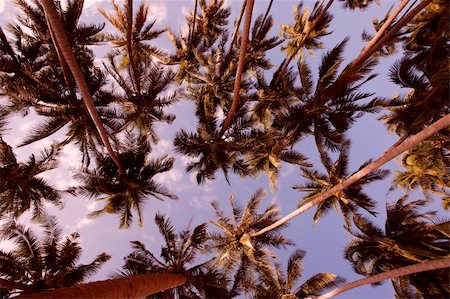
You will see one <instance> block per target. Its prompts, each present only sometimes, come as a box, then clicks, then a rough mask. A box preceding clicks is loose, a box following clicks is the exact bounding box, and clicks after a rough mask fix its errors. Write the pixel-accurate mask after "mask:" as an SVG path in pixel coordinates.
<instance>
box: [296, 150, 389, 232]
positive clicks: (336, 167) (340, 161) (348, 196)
mask: <svg viewBox="0 0 450 299" xmlns="http://www.w3.org/2000/svg"><path fill="white" fill-rule="evenodd" d="M318 146H319V147H320V145H318ZM349 148H350V143H349V142H346V143H344V145H343V146H342V148H341V150H340V153H339V157H338V158H337V160H336V161H335V162H334V163H333V162H332V160H331V158H330V156H329V155H328V153H327V152H326V151H324V150H323V149H321V150H320V152H321V154H322V155H321V160H322V164H323V166H324V167H325V170H326V174H323V173H320V172H318V171H316V170H310V169H307V168H302V172H303V174H302V176H303V177H304V178H306V179H307V182H306V183H304V184H302V185H296V186H294V187H293V188H294V189H297V190H299V191H300V192H306V195H305V196H304V197H303V199H302V200H301V201H300V203H299V207H301V206H302V205H304V204H306V203H308V202H310V201H311V200H313V199H314V198H315V197H317V196H318V195H320V194H322V193H323V192H325V191H327V190H329V189H330V188H332V187H333V186H335V185H337V184H339V183H340V182H342V181H343V180H345V179H346V178H347V177H348V176H349V173H348V163H349V157H348V155H349ZM367 164H368V162H367V163H365V164H364V165H363V166H361V168H362V167H364V166H365V165H367ZM388 173H389V171H387V170H379V169H378V170H375V171H373V172H372V173H370V174H369V175H367V176H366V177H364V178H363V179H361V180H360V181H359V182H358V184H354V185H351V186H349V187H348V188H347V189H345V190H343V191H341V192H337V193H335V194H333V195H332V196H331V197H329V198H328V200H327V201H325V202H322V203H320V204H318V205H317V210H316V213H315V214H314V217H313V219H314V224H316V223H317V222H318V221H319V219H320V218H321V217H323V216H324V215H325V214H326V213H328V212H329V210H330V209H331V208H332V207H334V208H335V209H336V210H337V209H338V208H339V209H340V210H341V212H342V214H343V215H344V218H345V221H346V223H347V225H349V224H350V219H351V215H352V214H353V213H355V212H356V211H357V210H358V208H363V209H364V210H366V211H367V212H369V213H370V214H372V215H374V216H375V215H376V214H377V213H376V212H375V207H376V204H375V202H374V201H373V199H371V198H370V197H369V196H368V195H367V194H365V193H364V192H363V188H364V186H365V185H367V184H369V183H371V182H373V181H376V180H381V179H383V178H385V177H386V176H387V175H388Z"/></svg>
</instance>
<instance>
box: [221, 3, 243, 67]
mask: <svg viewBox="0 0 450 299" xmlns="http://www.w3.org/2000/svg"><path fill="white" fill-rule="evenodd" d="M246 4H247V1H244V2H243V3H242V7H241V11H240V12H239V17H238V19H237V20H236V23H235V24H234V29H233V34H232V35H231V42H230V48H229V49H228V52H227V54H226V55H225V60H224V61H228V60H229V59H230V55H231V51H232V50H233V44H234V40H235V39H236V35H237V33H238V30H239V27H240V26H241V20H242V16H243V15H244V11H245V5H246Z"/></svg>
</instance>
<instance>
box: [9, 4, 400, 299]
mask: <svg viewBox="0 0 450 299" xmlns="http://www.w3.org/2000/svg"><path fill="white" fill-rule="evenodd" d="M119 2H120V1H119ZM193 2H194V1H173V0H170V1H151V3H150V7H151V15H152V18H155V17H156V18H157V19H158V22H157V24H159V26H160V27H163V26H164V25H166V26H168V27H170V28H172V29H173V30H174V31H175V32H176V33H178V30H179V29H178V28H179V27H180V25H184V24H185V22H184V17H183V14H186V13H187V12H188V11H190V10H191V9H192V8H193ZM136 3H137V1H136ZM226 3H227V5H230V6H231V7H232V13H233V15H232V16H233V18H232V19H234V18H235V16H236V14H237V13H238V12H239V9H240V7H241V3H242V2H241V1H226ZM267 4H268V1H262V0H261V1H260V0H257V1H256V4H255V9H254V14H253V15H254V18H253V19H255V17H256V16H258V15H259V14H261V13H264V11H265V9H266V6H267ZM296 4H297V2H296V1H275V2H274V6H273V8H272V16H273V17H274V19H275V22H276V23H275V26H274V27H273V30H272V33H273V34H278V33H279V31H280V24H282V23H293V17H292V7H293V6H294V5H296ZM395 4H396V2H394V1H381V2H380V3H379V4H378V5H377V4H372V5H371V6H370V8H369V9H367V10H365V11H362V12H361V11H350V10H348V9H344V8H343V4H342V2H339V1H337V2H335V3H334V4H333V6H332V7H331V9H330V11H331V13H332V14H333V15H334V20H333V22H332V26H331V28H332V30H333V34H331V35H329V36H326V37H324V38H323V41H324V44H325V48H326V49H330V48H331V47H333V46H334V45H335V44H337V43H338V42H340V41H341V40H342V39H343V38H344V37H346V36H350V42H349V44H348V46H347V47H346V49H345V57H346V62H345V63H344V65H345V64H346V63H348V62H350V61H351V59H352V58H355V57H356V56H357V54H358V53H359V51H360V50H361V49H362V47H363V45H364V43H362V41H361V33H362V32H363V29H365V30H366V31H368V32H373V28H372V18H373V17H374V16H376V17H378V18H379V19H382V18H383V17H384V16H385V13H386V12H387V10H388V9H389V8H390V6H391V5H395ZM304 5H305V6H308V7H309V8H312V7H313V5H314V2H313V1H305V4H304ZM136 6H137V5H135V7H136ZM98 7H102V8H103V9H106V10H110V9H111V6H110V4H109V1H103V0H86V1H85V13H84V15H83V20H84V21H86V22H89V23H92V22H93V23H102V22H105V21H106V20H105V19H104V18H103V17H102V16H101V15H100V14H99V13H98V11H97V8H98ZM14 14H15V11H14V7H13V5H12V1H10V0H0V24H1V25H2V26H4V24H5V23H7V22H9V21H11V20H12V19H14ZM105 30H106V31H109V30H111V27H110V26H107V27H106V28H105ZM158 45H159V46H160V47H163V48H165V49H167V50H169V51H172V52H173V48H172V47H171V45H170V44H169V43H168V41H167V39H165V38H163V39H161V40H160V41H159V44H158ZM103 52H104V51H102V50H100V51H98V53H100V55H102V53H103ZM321 54H322V52H321V51H318V52H316V57H309V56H308V57H307V61H308V63H309V64H310V66H311V69H312V70H313V73H315V70H317V65H318V63H319V62H320V56H321ZM270 57H271V59H272V62H273V63H274V64H277V63H279V62H280V61H281V60H282V58H283V56H282V55H281V52H280V51H279V50H278V49H277V50H275V51H272V52H271V54H270ZM99 58H101V57H99ZM395 59H396V58H395V57H394V58H389V59H382V60H381V61H382V62H381V64H380V65H379V66H378V67H377V70H376V72H378V73H380V76H379V77H378V78H376V79H375V80H373V81H372V82H370V83H368V84H366V86H365V90H366V91H370V92H376V93H377V96H386V97H390V96H393V95H394V94H400V93H405V92H406V91H405V90H401V89H400V88H399V87H397V86H395V85H393V84H391V83H390V82H389V80H388V79H387V75H386V73H387V72H386V71H387V69H388V68H389V66H391V65H392V63H393V62H394V61H395ZM170 110H171V112H173V113H175V114H176V116H177V119H176V120H175V122H174V123H173V124H172V125H158V126H157V131H158V133H159V135H160V137H161V141H160V143H159V144H158V145H157V146H155V147H154V150H153V152H152V155H154V156H162V155H163V154H166V153H173V146H172V140H173V137H174V134H175V132H176V131H178V130H179V129H180V128H185V129H186V130H187V131H192V130H193V129H195V127H196V123H195V122H194V121H195V120H194V118H193V112H194V109H193V106H192V105H191V104H190V103H187V102H183V101H182V102H180V103H177V104H175V105H174V106H173V107H171V108H170ZM377 117H378V115H375V116H373V115H368V116H365V117H363V118H361V119H360V120H359V121H358V122H357V123H356V124H354V125H353V128H352V129H351V130H350V132H349V137H350V139H351V140H352V147H351V155H350V160H351V164H350V169H351V171H354V170H356V169H358V168H359V166H360V165H361V164H362V163H363V162H365V161H367V160H368V159H371V158H376V157H378V156H379V155H381V154H382V153H383V152H384V151H385V150H386V149H387V148H388V147H389V146H390V145H391V144H393V143H394V142H395V141H396V139H397V137H396V136H394V135H392V134H390V133H388V132H387V131H386V129H385V126H384V125H383V123H382V122H381V121H378V120H377V119H376V118H377ZM39 121H40V119H39V118H38V117H37V116H36V115H34V114H33V113H30V114H29V115H28V116H26V117H25V118H14V119H12V121H11V123H10V125H9V128H10V130H9V131H8V132H7V134H6V135H5V136H4V139H5V140H6V141H7V142H8V143H10V144H11V145H16V144H18V143H19V142H20V141H21V139H22V138H23V137H24V136H25V134H26V133H27V131H28V130H29V129H30V128H31V127H32V126H33V124H36V123H38V122H39ZM62 134H63V132H60V133H58V134H55V135H53V136H51V137H50V138H48V139H47V140H43V141H40V142H37V143H34V144H31V145H29V146H26V147H23V148H19V149H16V153H17V155H18V158H19V160H23V159H25V158H26V157H27V156H28V155H30V154H31V153H36V152H38V150H39V149H40V148H41V147H42V146H46V145H49V144H50V143H51V142H52V140H57V139H58V138H59V139H60V138H61V136H62ZM296 149H298V150H299V151H300V152H301V153H303V154H304V155H306V156H308V157H310V158H311V161H312V162H313V163H314V164H315V165H319V164H317V163H318V154H317V150H316V148H315V146H314V143H313V142H312V140H310V139H308V138H307V139H305V140H303V141H301V142H300V143H299V144H298V145H296ZM176 158H177V159H176V162H175V166H174V168H173V169H172V170H171V171H169V172H168V173H165V174H161V175H159V177H158V180H159V181H160V182H161V183H163V184H164V185H166V186H168V187H169V189H170V190H171V191H172V192H173V193H175V194H177V195H178V196H179V197H180V199H179V200H178V201H170V200H168V201H165V202H159V201H157V200H154V199H149V200H148V202H147V204H146V205H145V212H144V221H145V226H144V227H143V228H140V227H138V226H137V225H136V224H135V223H133V225H132V226H131V228H130V229H128V230H118V219H117V217H115V216H110V215H106V216H102V217H101V218H98V219H96V220H90V219H87V218H86V215H87V214H88V213H89V212H91V211H93V210H94V209H98V208H99V207H100V206H101V205H102V203H97V202H95V201H92V200H87V199H82V198H76V197H73V196H67V197H66V198H65V208H64V209H62V210H59V209H57V208H54V207H53V206H49V207H48V211H49V213H50V214H54V215H56V216H57V217H58V219H59V221H60V223H61V224H62V225H63V227H64V230H65V232H67V233H70V232H73V231H78V232H79V233H80V235H81V242H82V245H83V248H84V254H83V257H82V262H88V261H90V260H92V258H93V257H94V256H95V255H96V254H99V253H101V252H103V251H105V252H107V253H109V254H111V255H112V256H113V258H112V259H111V260H110V261H109V262H108V263H106V264H105V265H104V267H103V268H102V270H100V271H99V273H98V274H97V275H96V276H95V277H94V278H93V279H95V280H98V279H105V278H107V275H108V274H110V273H111V272H112V271H114V270H116V269H118V268H119V267H120V266H121V265H122V261H123V257H124V256H125V255H127V254H128V253H129V252H130V251H131V249H130V243H129V241H131V240H140V241H142V242H144V243H145V244H146V245H147V247H148V248H149V249H150V250H151V251H152V252H155V253H159V248H160V244H162V239H161V237H160V235H159V233H157V231H156V227H155V225H154V223H153V218H154V215H155V213H156V212H157V211H159V212H162V213H165V214H166V215H168V216H170V218H171V219H172V221H173V222H174V223H175V224H176V227H177V228H184V227H185V226H186V225H187V224H188V223H189V222H190V221H192V226H194V225H197V224H199V223H202V222H207V221H208V219H210V218H211V217H213V213H212V208H211V207H210V202H211V201H213V200H218V201H219V202H220V203H221V207H223V208H224V209H225V210H226V209H227V208H228V207H229V205H228V197H229V196H230V194H231V193H232V192H234V194H235V199H236V200H237V201H238V202H239V203H240V204H242V205H243V204H245V202H246V201H247V200H248V199H249V198H250V196H251V195H252V194H253V193H254V192H255V191H256V190H257V189H258V188H264V189H265V190H266V191H267V196H266V204H269V203H270V202H273V201H274V202H277V203H279V204H280V206H281V208H282V214H283V215H285V214H287V213H289V212H290V211H292V210H293V209H295V207H296V204H297V202H298V200H299V199H300V197H301V194H300V193H298V192H297V191H295V190H293V189H292V188H291V186H293V185H295V184H298V183H301V182H302V180H301V177H300V175H299V174H300V171H299V169H298V168H296V167H294V166H292V165H284V167H283V169H282V170H281V175H280V178H279V181H278V190H276V191H273V192H271V191H270V189H269V185H268V180H267V177H266V176H265V175H264V174H262V175H260V176H259V177H258V178H256V179H241V178H239V177H238V176H234V175H232V176H231V179H230V183H231V185H230V186H229V185H228V184H227V183H226V182H225V180H224V178H223V175H222V174H221V173H219V172H218V173H217V176H216V177H217V178H216V180H214V181H209V182H207V183H206V184H204V185H201V186H198V185H197V184H196V183H195V177H194V175H193V174H186V172H185V165H186V163H187V161H188V159H187V158H186V157H181V156H176ZM79 161H80V153H79V152H78V151H77V149H76V147H75V146H72V145H69V146H67V147H66V148H65V149H64V151H63V153H62V155H61V167H60V168H58V169H57V170H53V171H51V172H47V173H45V174H44V176H45V177H46V178H48V179H49V180H50V181H51V182H52V183H53V184H55V186H58V187H60V188H63V187H67V186H70V185H73V184H74V183H75V181H74V180H73V179H72V178H71V176H70V172H71V171H73V169H74V168H76V167H77V166H78V165H79V164H78V163H79ZM386 167H389V168H396V162H395V161H394V162H390V163H389V164H387V166H386ZM389 186H390V178H388V179H386V180H384V181H382V182H377V183H373V184H372V185H370V186H369V188H368V189H367V192H368V193H369V194H370V195H371V196H372V197H373V198H374V199H375V200H376V201H377V203H378V208H379V212H380V214H379V216H378V218H377V219H376V220H375V222H376V223H379V224H382V223H383V222H384V216H385V203H386V201H394V200H396V199H397V198H398V197H396V195H397V194H395V193H390V194H387V190H388V188H389ZM313 213H314V209H313V210H310V211H309V212H307V213H305V214H303V215H301V216H299V217H297V218H296V219H294V220H293V221H291V223H290V226H289V227H288V229H286V231H285V232H286V235H287V236H289V237H290V238H291V239H292V240H294V241H295V242H296V244H297V245H296V247H291V248H288V249H287V250H284V251H279V252H278V254H279V258H280V260H281V261H282V263H283V264H284V263H285V262H286V261H287V258H288V256H289V254H290V253H292V252H293V251H294V249H296V248H301V249H303V250H306V251H307V255H306V257H305V259H304V268H305V270H304V274H303V280H302V281H305V280H306V279H308V278H309V277H310V276H312V275H314V274H315V273H318V272H331V273H335V274H339V275H341V276H343V277H345V278H347V280H348V281H353V280H355V279H359V278H361V276H359V275H356V274H355V273H353V271H352V270H351V266H350V264H349V263H348V262H347V261H346V260H344V259H343V247H344V246H345V244H346V243H347V242H348V240H349V234H348V233H346V232H345V230H344V229H343V220H342V217H341V216H340V214H339V213H337V212H334V213H330V214H328V215H327V216H325V217H324V218H323V219H322V220H321V221H319V223H318V224H317V225H316V227H313V225H312V223H313V222H312V215H313ZM21 219H22V220H23V221H26V219H27V215H25V216H24V217H22V218H21ZM10 246H11V244H8V243H6V242H3V243H0V248H3V249H5V248H9V247H10ZM392 297H393V290H392V287H391V285H390V283H389V282H384V283H383V285H382V286H378V287H376V288H373V287H371V286H368V287H362V288H358V289H356V290H353V291H349V292H346V293H344V294H343V295H340V296H338V297H336V298H392Z"/></svg>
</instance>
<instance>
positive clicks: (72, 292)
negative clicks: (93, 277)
mask: <svg viewBox="0 0 450 299" xmlns="http://www.w3.org/2000/svg"><path fill="white" fill-rule="evenodd" d="M186 282H187V279H186V276H184V275H182V274H144V275H134V276H127V277H122V278H117V279H109V280H104V281H95V282H91V283H86V284H81V285H77V286H74V287H70V288H61V289H57V290H52V291H45V292H39V293H34V294H31V295H29V294H27V295H22V296H18V297H15V298H17V299H24V298H43V299H45V298H60V299H65V298H79V299H82V298H83V299H90V298H108V299H116V298H117V299H122V298H128V299H133V298H136V299H138V298H143V297H145V296H148V295H152V294H156V293H158V292H161V291H164V290H168V289H172V288H175V287H177V286H180V285H183V284H185V283H186Z"/></svg>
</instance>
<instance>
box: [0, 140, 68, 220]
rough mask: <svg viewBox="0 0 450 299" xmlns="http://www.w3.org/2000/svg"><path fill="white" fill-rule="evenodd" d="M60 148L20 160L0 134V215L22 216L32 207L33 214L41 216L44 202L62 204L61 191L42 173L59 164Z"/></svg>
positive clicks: (34, 216) (43, 212)
mask: <svg viewBox="0 0 450 299" xmlns="http://www.w3.org/2000/svg"><path fill="white" fill-rule="evenodd" d="M58 152H59V148H58V147H52V148H51V149H45V150H44V151H42V153H41V155H39V156H37V157H36V156H35V155H31V156H30V157H29V159H28V161H26V162H24V163H21V162H17V160H16V156H15V154H14V152H13V151H12V148H11V146H9V145H8V144H7V143H6V142H4V141H3V139H2V138H1V136H0V218H1V217H4V216H7V215H9V216H13V217H19V216H20V215H22V214H23V213H24V212H26V211H28V210H32V213H33V218H34V219H39V218H40V217H41V216H43V215H44V214H45V209H44V204H45V202H50V203H53V204H55V205H61V192H60V191H59V190H57V189H55V188H54V187H53V186H52V185H51V184H50V183H49V182H48V181H47V180H45V179H43V178H41V177H39V175H40V174H42V173H44V172H46V171H48V170H52V169H54V168H56V167H57V166H58V161H57V159H56V157H57V155H58Z"/></svg>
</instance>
